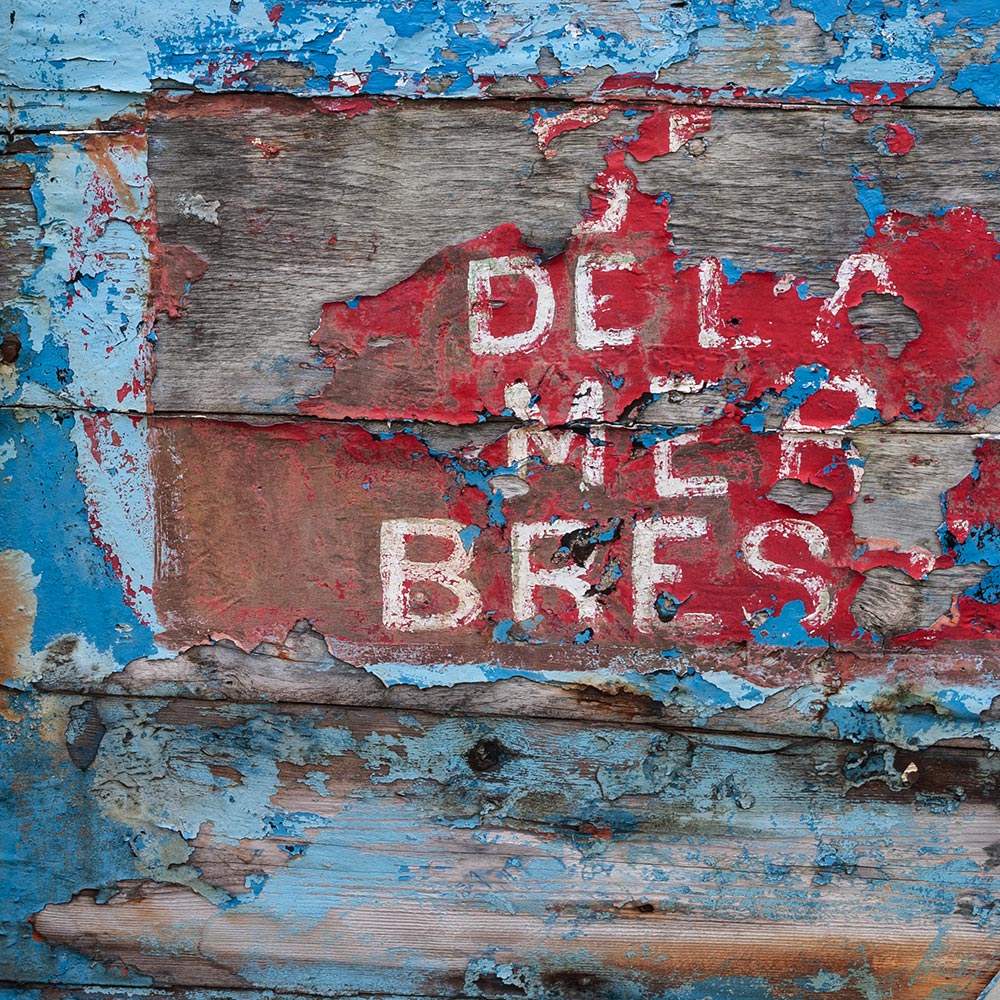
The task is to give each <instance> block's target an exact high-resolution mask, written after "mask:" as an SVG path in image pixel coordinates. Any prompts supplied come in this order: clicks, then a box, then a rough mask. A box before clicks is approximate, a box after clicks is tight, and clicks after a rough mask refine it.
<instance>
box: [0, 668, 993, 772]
mask: <svg viewBox="0 0 1000 1000" xmlns="http://www.w3.org/2000/svg"><path fill="white" fill-rule="evenodd" d="M354 669H356V670H359V671H361V670H363V669H364V668H363V667H356V668H354ZM114 676H115V675H114V674H112V675H111V679H113V678H114ZM512 679H518V678H512ZM609 680H613V677H611V676H609ZM485 683H488V684H490V685H498V684H503V683H505V681H503V680H499V681H488V682H485ZM533 683H540V682H533ZM544 683H546V684H556V685H558V686H559V687H562V688H567V689H576V690H587V689H586V688H585V687H584V686H583V685H580V684H572V683H571V684H560V682H559V681H553V680H549V681H545V682H544ZM470 686H471V685H470ZM395 687H397V688H401V687H407V688H409V687H410V685H395ZM413 690H417V691H426V689H422V688H414V689H413ZM595 690H598V689H595ZM0 691H4V692H6V693H8V694H12V695H25V694H34V695H35V696H46V695H51V696H68V697H79V698H84V699H87V700H90V701H101V700H107V701H123V702H141V701H145V702H165V703H170V704H177V703H182V704H187V705H191V706H202V707H204V708H207V709H218V708H221V707H223V706H226V707H230V706H231V707H235V708H247V709H251V710H254V711H258V710H259V711H261V712H263V713H267V712H271V713H275V714H281V712H282V711H283V710H285V709H287V708H300V707H302V706H306V707H311V708H317V709H320V710H341V709H343V710H347V711H356V712H373V713H374V712H381V713H386V714H395V715H401V714H407V715H414V714H418V715H430V716H434V717H435V718H441V719H455V718H493V717H496V718H505V719H506V718H509V719H522V720H524V721H527V722H540V723H545V722H584V721H586V722H588V723H591V724H594V723H598V724H600V725H601V726H604V727H605V728H608V729H622V730H634V729H655V730H662V731H669V732H670V733H673V734H676V735H678V736H683V737H685V738H686V739H690V741H691V742H692V743H697V745H698V747H699V748H704V749H708V750H712V749H715V750H724V751H731V752H733V753H742V754H747V755H749V756H763V755H766V754H772V753H773V754H789V753H794V752H796V751H798V750H799V749H804V748H808V747H812V746H815V745H816V744H821V743H822V744H829V745H833V746H843V747H861V746H868V747H871V746H894V744H891V743H889V741H887V740H857V741H854V740H848V739H843V738H836V737H833V736H828V735H826V734H824V733H816V734H810V735H803V734H800V733H791V732H783V733H782V732H770V731H767V730H762V729H759V728H754V729H752V730H733V729H723V728H718V729H716V728H713V727H712V726H711V725H707V726H683V725H678V724H675V723H671V722H669V721H667V720H661V719H650V718H644V719H639V720H636V721H634V722H629V721H623V720H621V719H614V718H609V719H607V720H595V718H594V715H593V714H587V715H583V714H582V713H581V714H579V715H575V714H570V713H559V714H556V713H552V714H549V715H531V714H530V711H520V712H505V711H503V710H502V709H501V710H497V711H493V710H491V709H482V708H478V709H475V708H464V707H463V708H462V709H460V710H459V709H451V710H445V709H438V708H433V707H424V706H423V705H419V706H416V707H414V706H412V705H410V706H407V705H377V704H376V705H373V704H357V703H353V702H348V701H304V700H303V701H296V700H295V699H292V698H282V699H281V700H278V701H267V700H261V699H256V700H253V699H248V700H243V699H239V698H225V697H220V698H195V697H190V696H188V695H154V694H142V693H132V694H128V693H119V692H104V691H93V690H90V691H86V690H80V689H77V688H63V687H39V686H35V687H32V688H29V689H27V690H26V689H24V688H17V687H13V686H11V685H9V684H6V683H0ZM654 704H660V703H659V702H654ZM664 707H665V708H668V707H669V706H668V705H664ZM742 711H746V710H742ZM887 714H891V713H887ZM705 737H708V738H711V737H717V738H719V739H720V740H723V741H726V742H721V743H712V742H710V739H706V738H705ZM736 740H746V741H749V742H753V741H757V740H783V741H784V745H783V746H780V747H770V748H766V749H759V750H758V749H753V748H752V747H748V746H738V745H734V744H733V743H732V742H729V741H736ZM931 746H932V747H933V748H936V749H946V750H949V751H950V752H952V753H959V754H962V755H966V756H968V757H970V758H972V759H979V758H983V757H993V756H995V755H996V753H997V751H996V750H994V749H992V748H990V747H970V746H967V745H964V744H962V745H957V744H955V743H954V742H953V741H949V740H942V741H940V742H938V743H934V744H932V745H931ZM899 749H906V748H903V747H899ZM926 749H929V748H921V749H920V750H913V748H909V750H910V752H913V753H916V754H919V753H921V752H923V751H924V750H926Z"/></svg>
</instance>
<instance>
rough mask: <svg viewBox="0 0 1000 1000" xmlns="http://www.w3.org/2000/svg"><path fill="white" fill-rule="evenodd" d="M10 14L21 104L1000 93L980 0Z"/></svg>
mask: <svg viewBox="0 0 1000 1000" xmlns="http://www.w3.org/2000/svg"><path fill="white" fill-rule="evenodd" d="M10 21H11V23H10V25H9V30H8V26H6V25H5V30H6V31H7V34H8V37H9V38H10V39H11V48H10V52H11V56H12V58H11V59H10V60H9V62H8V65H7V66H6V67H5V71H4V74H3V77H2V78H0V79H2V80H3V82H4V83H5V84H6V85H7V86H8V87H11V88H18V89H19V90H20V91H21V93H17V90H14V91H12V93H13V94H14V95H15V96H14V100H13V104H14V108H15V111H14V116H15V117H19V116H20V117H21V121H23V120H24V117H23V116H24V110H23V109H25V108H28V109H32V105H34V109H38V110H41V111H43V112H44V111H45V110H47V109H46V108H45V107H44V101H42V100H40V99H39V98H38V97H37V96H36V92H39V91H46V90H55V91H58V90H65V91H71V92H79V91H82V90H87V89H90V88H99V89H101V90H104V91H109V92H111V93H112V94H114V93H118V94H122V95H130V94H143V93H146V92H148V91H149V90H150V89H151V88H153V87H163V86H168V87H169V86H180V87H196V88H199V89H203V90H208V91H228V90H261V91H268V92H287V93H296V94H301V95H318V96H325V95H330V94H333V95H336V96H342V95H350V94H355V93H368V94H392V95H401V96H402V95H405V96H440V95H444V96H449V97H468V96H475V97H478V96H504V95H506V94H510V93H512V92H513V93H522V94H525V93H526V94H537V93H546V92H549V93H552V92H555V93H556V94H567V93H569V94H573V95H576V96H581V95H591V96H594V95H597V96H600V95H608V94H611V95H613V94H615V93H616V92H621V91H631V92H633V93H634V92H639V93H646V94H650V95H655V96H661V97H666V98H668V99H670V98H673V99H677V98H680V99H682V100H689V99H691V98H692V97H694V98H700V99H702V100H718V101H733V100H745V99H765V100H784V101H795V100H810V101H815V100H827V101H846V102H852V103H885V102H892V101H898V100H900V99H902V98H905V97H906V96H908V95H910V94H913V93H919V92H922V91H926V90H928V89H933V88H938V89H940V90H941V91H944V92H946V93H947V92H951V93H952V94H953V95H954V94H959V95H962V96H963V97H965V98H970V97H971V98H972V99H974V100H976V101H978V102H979V103H981V104H984V105H995V104H996V95H997V82H996V81H997V64H996V62H995V58H996V54H995V51H994V50H995V49H996V46H997V37H998V18H997V12H996V9H995V7H994V6H993V5H992V4H990V3H988V2H985V0H948V2H946V3H942V4H939V5H937V6H935V7H934V9H933V10H931V9H928V8H926V7H925V6H923V5H920V4H917V3H910V2H908V3H903V4H875V5H872V4H866V3H861V2H857V0H847V2H833V3H831V2H827V0H802V2H799V3H795V4H782V3H779V2H778V0H767V2H757V3H740V4H736V5H735V6H734V5H732V4H723V3H718V2H713V0H691V2H687V3H683V4H679V3H655V4H646V5H643V6H642V7H641V8H639V7H637V6H634V5H633V6H630V5H614V4H597V3H589V2H576V3H573V4H569V5H559V6H554V7H551V8H539V7H538V6H537V5H532V4H525V3H520V2H492V0H490V2H483V0H462V2H461V3H450V4H441V3H427V4H414V5H404V6H402V7H401V6H399V5H398V4H391V3H386V2H382V0H372V2H367V3H362V4H347V3H330V4H324V5H322V6H319V7H317V6H316V5H315V4H311V3H305V2H301V0H285V2H283V3H279V4H270V3H262V2H259V0H239V2H235V3H233V4H230V5H228V6H226V5H223V6H222V7H220V8H218V9H216V8H214V7H212V8H206V7H204V5H201V4H197V3H192V2H190V0H172V2H171V3H169V4H160V5H153V6H151V7H143V8H139V9H136V8H135V7H128V6H127V5H125V4H122V3H113V4H106V5H104V7H103V8H102V9H101V11H100V12H99V13H98V12H91V13H89V14H87V15H85V16H84V18H82V19H81V18H80V17H79V16H78V12H77V11H76V10H75V9H70V8H67V7H66V6H65V5H64V4H61V3H58V2H54V0H18V2H17V3H16V4H14V6H13V7H12V16H11V19H10ZM100 99H101V100H105V101H106V98H105V97H104V96H103V95H102V97H101V98H100ZM40 105H41V108H39V106H40ZM28 113H29V115H30V110H29V112H28ZM93 117H97V116H96V115H92V118H91V120H92V119H93Z"/></svg>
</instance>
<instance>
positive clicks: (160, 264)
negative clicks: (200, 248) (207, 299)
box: [119, 243, 208, 401]
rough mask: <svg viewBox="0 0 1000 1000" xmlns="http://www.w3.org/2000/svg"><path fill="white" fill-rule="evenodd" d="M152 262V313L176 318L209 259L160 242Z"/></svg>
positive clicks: (201, 276) (206, 267) (182, 311)
mask: <svg viewBox="0 0 1000 1000" xmlns="http://www.w3.org/2000/svg"><path fill="white" fill-rule="evenodd" d="M153 265H154V266H153V267H152V269H151V275H150V281H151V284H152V288H151V305H152V311H153V314H154V315H159V314H161V313H166V314H167V315H168V316H170V317H171V318H172V319H177V318H179V317H180V316H182V315H183V314H184V300H185V298H186V297H187V294H188V292H189V291H190V289H191V285H193V284H194V283H195V282H196V281H200V280H201V279H202V278H203V277H205V273H206V272H207V271H208V261H207V260H205V258H204V257H202V256H200V255H199V254H197V253H195V251H194V250H192V249H190V247H185V246H178V245H176V244H171V243H159V244H156V245H155V246H154V249H153ZM119 401H120V400H119Z"/></svg>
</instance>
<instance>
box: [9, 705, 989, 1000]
mask: <svg viewBox="0 0 1000 1000" xmlns="http://www.w3.org/2000/svg"><path fill="white" fill-rule="evenodd" d="M15 703H16V706H17V709H18V712H19V713H20V714H21V716H22V718H23V721H22V722H20V723H17V724H10V725H9V726H8V727H7V732H8V734H9V735H10V736H16V737H17V740H16V742H12V741H11V740H9V739H8V740H5V741H4V742H3V744H2V746H3V747H4V748H5V750H6V751H9V750H10V749H11V748H12V747H16V748H18V749H17V750H15V752H21V753H23V754H25V755H28V754H30V755H31V756H30V759H31V760H35V761H37V766H38V767H40V768H44V769H45V773H47V774H51V775H52V777H51V779H50V780H49V781H48V782H47V783H46V784H44V785H43V784H40V783H25V784H17V783H16V782H14V783H11V781H10V771H9V769H7V768H5V769H4V771H3V774H4V778H3V781H4V782H5V783H7V784H8V787H7V789H5V791H6V801H8V802H9V803H11V804H12V805H13V812H12V811H10V810H8V811H7V812H6V813H5V818H4V821H5V822H10V823H12V825H13V824H14V823H15V822H16V821H14V819H13V816H14V815H17V816H21V817H25V818H30V819H31V820H32V821H33V829H34V832H33V834H30V835H26V834H25V833H23V832H18V831H17V829H16V828H15V829H14V830H13V831H12V834H13V835H12V837H11V839H10V841H9V842H10V843H11V844H12V845H14V848H15V850H16V851H17V857H18V860H19V862H20V865H19V868H20V870H21V871H22V872H23V873H24V874H25V876H26V880H25V882H24V883H23V888H22V889H20V890H19V893H20V894H19V895H18V896H17V897H16V899H17V904H18V909H19V912H21V913H31V914H32V925H33V928H34V940H32V941H25V942H23V943H21V944H19V945H18V946H17V947H16V949H15V950H14V952H13V956H16V958H14V961H17V962H18V963H19V964H18V971H19V973H20V974H22V975H28V974H30V975H31V976H32V978H33V980H34V981H35V982H39V981H41V982H45V981H48V980H50V979H51V978H52V977H53V976H58V975H66V974H71V975H73V976H75V977H80V978H79V979H78V981H80V982H88V981H89V982H95V981H96V982H104V983H108V982H114V981H121V980H124V981H125V982H126V983H130V984H132V985H138V984H139V983H141V982H144V981H145V982H149V981H150V980H152V982H153V983H154V984H155V985H158V986H169V985H173V984H177V985H181V986H192V985H200V986H210V987H211V986H214V987H217V988H227V987H228V988H234V987H247V986H257V987H264V988H269V989H273V990H280V991H285V990H296V989H310V990H313V991H316V992H319V993H321V994H327V993H332V992H340V991H344V990H351V989H361V990H363V991H364V992H365V993H375V994H379V995H381V994H391V993H394V992H398V993H403V994H406V995H413V994H418V995H419V994H420V993H430V994H432V995H436V996H441V995H444V996H455V995H461V996H470V995H471V996H478V995H480V994H482V995H489V994H491V993H494V992H495V983H496V978H497V977H498V978H499V979H500V981H501V982H502V983H506V982H512V983H517V984H520V986H521V990H522V995H527V996H529V997H535V998H539V1000H542V998H546V1000H551V998H557V1000H562V998H568V997H571V996H575V995H579V993H578V985H577V983H578V979H577V977H579V976H580V975H586V976H587V977H588V982H591V983H599V984H603V985H601V987H600V989H601V993H602V995H606V996H608V997H611V998H618V997H621V998H624V997H628V996H632V997H659V996H663V995H678V996H680V995H684V994H683V991H684V990H687V989H690V988H701V989H710V990H711V989H713V988H714V987H712V986H711V985H710V984H711V983H714V982H718V983H720V984H722V983H726V984H728V985H727V987H726V988H727V989H734V990H738V991H740V992H738V994H733V995H739V996H742V997H745V996H747V995H748V994H747V993H745V992H742V991H743V990H744V989H745V988H746V984H745V982H744V979H743V978H740V977H737V978H736V979H735V980H734V979H733V977H732V975H731V973H730V972H729V971H728V969H729V963H730V962H731V961H733V960H734V959H735V958H736V955H737V950H738V953H739V961H740V964H741V968H742V969H743V974H745V976H746V977H749V979H750V980H752V981H753V982H755V983H756V985H755V986H754V987H753V989H752V991H751V992H750V993H749V995H750V996H754V997H758V996H759V997H761V998H773V1000H778V998H791V997H798V996H802V995H803V990H804V989H805V987H804V985H803V984H805V983H807V982H813V981H822V982H826V983H827V984H828V986H829V989H826V990H823V991H819V992H815V993H811V994H810V993H809V992H806V993H805V995H824V994H825V993H828V992H831V991H833V992H835V993H837V994H839V995H842V996H845V997H847V996H857V995H866V994H864V993H857V992H854V991H853V988H852V987H851V986H850V985H849V984H851V983H856V982H868V983H869V986H870V988H871V989H872V990H875V991H876V992H875V993H873V994H872V995H878V996H885V997H887V996H889V995H890V992H889V991H890V990H891V995H892V996H902V997H913V998H917V997H925V996H927V993H926V989H927V986H928V984H934V988H935V989H936V994H935V995H936V996H938V997H949V998H959V997H965V996H969V995H973V994H974V992H975V989H977V988H978V987H979V986H982V985H985V983H986V982H987V981H988V979H989V977H990V976H991V975H992V971H993V970H992V965H991V964H990V963H991V951H992V943H993V942H994V940H995V933H996V927H995V916H994V912H995V900H994V890H993V885H992V883H993V878H992V875H991V874H990V870H991V866H992V865H994V864H995V854H996V845H995V844H994V842H993V841H994V837H995V829H994V826H995V824H993V822H992V819H991V817H992V815H993V812H994V810H995V806H994V803H993V794H994V789H995V784H996V779H997V776H996V761H995V760H993V759H992V758H986V757H983V756H982V755H978V754H974V753H970V752H969V751H958V750H952V751H946V750H938V751H927V752H924V753H914V752H908V751H898V750H893V749H891V748H887V747H882V746H876V745H869V746H865V747H860V748H859V747H850V746H844V745H837V744H831V743H826V742H823V741H820V742H818V743H812V742H797V741H793V742H791V743H790V742H788V741H782V740H777V739H774V738H768V737H739V738H732V737H730V738H725V737H721V736H717V737H714V738H699V737H690V736H685V735H681V734H674V733H669V732H662V731H658V730H656V729H645V728H642V727H634V726H633V727H630V726H617V727H606V726H600V725H593V724H588V725H585V726H578V725H570V724H565V723H545V722H530V721H523V720H514V719H507V720H503V719H482V718H475V717H469V718H464V719H461V720H459V719H442V718H441V717H438V716H429V715H427V716H425V715H420V714H414V713H406V714H402V715H401V714H398V713H386V712H365V711H359V710H354V711H346V712H345V711H342V710H324V709H320V708H314V707H308V706H300V707H298V708H285V709H281V710H262V709H261V708H260V706H249V705H245V706H221V705H216V706H208V705H205V704H199V703H194V702H183V701H176V702H171V701H163V700H155V701H143V700H132V701H125V700H122V699H100V700H96V701H93V702H86V703H82V702H81V701H80V699H74V698H69V699H67V698H57V697H53V696H44V697H41V698H38V697H34V696H22V697H19V698H18V699H16V702H15ZM88 726H89V729H88ZM94 734H98V735H94ZM95 742H96V746H94V743H95ZM206 744H210V745H211V747H212V752H211V754H210V755H208V756H206V755H205V747H206ZM86 747H89V748H90V749H89V751H88V753H87V754H86V756H84V757H81V754H82V753H83V750H84V749H85V748H86ZM80 762H82V763H83V764H84V765H85V766H81V763H80ZM959 781H960V782H961V785H960V787H959V785H958V782H959ZM53 797H56V799H57V800H58V802H59V803H60V808H59V809H55V810H54V809H52V807H51V805H50V800H51V799H52V798H53ZM73 810H79V814H78V815H77V816H76V817H74V815H73ZM56 825H58V826H59V828H60V829H59V834H58V835H57V836H55V837H54V840H55V841H57V842H58V843H59V844H60V845H61V846H60V847H59V851H60V853H59V854H57V855H55V858H56V859H57V860H58V864H56V865H54V864H53V854H52V849H51V847H43V845H44V844H45V843H46V839H47V838H46V835H45V831H47V830H50V829H53V830H54V829H55V826H56ZM95 837H97V838H99V842H100V843H101V844H102V845H104V844H106V845H107V849H106V850H104V851H103V852H102V853H101V856H100V859H99V863H98V859H97V858H94V859H93V860H92V861H89V862H87V863H86V864H84V865H83V866H81V865H80V864H79V863H74V862H69V863H67V862H66V861H63V860H62V859H63V857H64V853H63V852H65V856H66V857H68V856H69V852H71V851H72V850H74V849H76V850H79V849H80V846H81V845H84V844H86V846H87V847H88V848H89V849H90V850H92V845H93V843H94V838H95ZM116 845H117V846H116ZM737 845H739V846H737ZM748 927H754V928H759V935H760V936H759V937H758V938H755V939H754V938H751V937H748V936H746V934H745V931H746V930H747V928H748ZM421 928H423V929H422V930H421ZM428 928H430V929H431V931H432V932H433V933H427V929H428ZM738 929H739V930H738ZM775 929H778V930H779V931H780V937H781V938H782V939H784V940H787V941H788V942H789V944H788V947H783V946H776V944H775V936H774V933H775ZM623 936H625V937H627V941H628V943H627V945H625V946H624V947H623V946H622V939H623ZM706 944H708V945H709V947H706ZM81 954H82V956H85V957H86V958H90V959H94V960H96V961H94V962H93V963H92V964H90V966H89V969H88V967H86V966H85V965H84V964H83V963H84V961H85V959H84V958H81V957H78V956H79V955H81ZM9 955H11V952H9V951H8V952H7V955H5V961H10V959H9V958H8V957H7V956H9ZM6 967H7V968H10V966H9V965H8V966H6ZM918 968H920V969H923V970H924V971H922V972H921V974H920V976H919V977H917V976H915V975H914V970H915V969H918ZM827 977H831V978H829V979H828V978H827ZM838 983H839V984H841V985H840V986H837V985H836V984H838ZM671 990H672V991H677V992H676V993H675V994H671V993H670V992H669V991H671ZM664 991H668V992H667V993H666V994H664ZM970 991H971V992H970ZM711 995H716V993H712V994H711ZM722 995H725V994H722Z"/></svg>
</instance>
